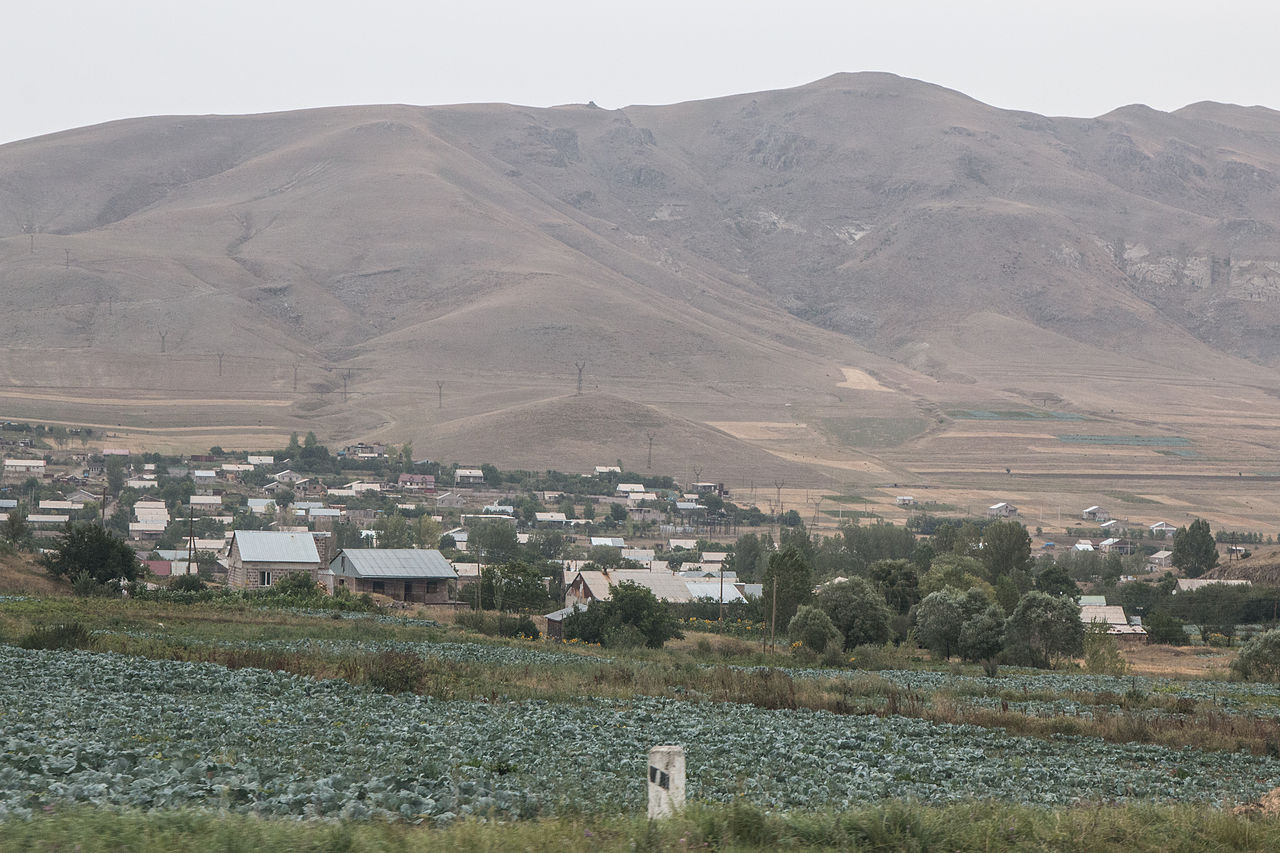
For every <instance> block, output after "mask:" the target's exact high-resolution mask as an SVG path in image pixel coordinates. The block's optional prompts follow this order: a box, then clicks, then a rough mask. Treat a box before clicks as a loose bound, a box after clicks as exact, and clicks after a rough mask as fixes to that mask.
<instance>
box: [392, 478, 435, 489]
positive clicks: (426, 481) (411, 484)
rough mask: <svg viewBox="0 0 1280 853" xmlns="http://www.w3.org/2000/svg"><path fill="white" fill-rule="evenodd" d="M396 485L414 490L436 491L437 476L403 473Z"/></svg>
mask: <svg viewBox="0 0 1280 853" xmlns="http://www.w3.org/2000/svg"><path fill="white" fill-rule="evenodd" d="M396 485H397V486H399V487H400V488H402V489H407V490H409V491H413V492H428V493H430V492H434V491H435V490H436V478H435V477H434V476H433V475H431V474H401V475H400V477H399V478H398V479H397V480H396Z"/></svg>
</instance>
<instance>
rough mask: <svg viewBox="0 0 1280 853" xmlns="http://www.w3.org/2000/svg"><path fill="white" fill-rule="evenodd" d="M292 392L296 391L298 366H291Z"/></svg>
mask: <svg viewBox="0 0 1280 853" xmlns="http://www.w3.org/2000/svg"><path fill="white" fill-rule="evenodd" d="M293 390H294V393H297V391H298V365H296V364H295V365H294V366H293Z"/></svg>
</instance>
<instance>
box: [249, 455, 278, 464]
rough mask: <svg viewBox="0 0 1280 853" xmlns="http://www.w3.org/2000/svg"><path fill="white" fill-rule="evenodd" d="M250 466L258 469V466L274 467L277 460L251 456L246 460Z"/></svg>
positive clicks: (269, 457)
mask: <svg viewBox="0 0 1280 853" xmlns="http://www.w3.org/2000/svg"><path fill="white" fill-rule="evenodd" d="M245 461H246V462H248V463H249V464H250V465H253V466H255V467H257V466H258V465H274V464H276V458H275V457H274V456H250V457H249V458H248V459H246V460H245Z"/></svg>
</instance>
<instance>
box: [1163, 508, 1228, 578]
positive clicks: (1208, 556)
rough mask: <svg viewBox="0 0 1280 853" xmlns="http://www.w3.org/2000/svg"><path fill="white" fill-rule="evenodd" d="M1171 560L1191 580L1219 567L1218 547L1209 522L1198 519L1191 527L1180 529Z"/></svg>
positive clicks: (1175, 534) (1174, 541) (1174, 537)
mask: <svg viewBox="0 0 1280 853" xmlns="http://www.w3.org/2000/svg"><path fill="white" fill-rule="evenodd" d="M1171 559H1172V561H1173V565H1174V566H1176V567H1177V568H1178V569H1179V570H1181V572H1182V573H1183V574H1184V575H1186V576H1187V577H1189V578H1198V577H1200V576H1201V575H1203V574H1204V573H1205V572H1207V571H1209V570H1210V569H1212V568H1213V567H1214V566H1216V565H1218V545H1217V543H1216V542H1214V541H1213V533H1212V532H1211V531H1210V530H1209V522H1207V521H1205V520H1204V519H1203V518H1197V519H1196V520H1195V521H1193V522H1191V526H1190V527H1179V528H1178V529H1177V531H1176V532H1175V533H1174V534H1173V557H1172V558H1171Z"/></svg>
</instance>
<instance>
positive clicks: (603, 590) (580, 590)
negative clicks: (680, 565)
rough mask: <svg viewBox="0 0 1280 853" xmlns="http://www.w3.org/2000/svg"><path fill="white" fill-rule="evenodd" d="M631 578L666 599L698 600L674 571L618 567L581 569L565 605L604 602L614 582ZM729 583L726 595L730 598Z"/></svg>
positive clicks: (679, 600)
mask: <svg viewBox="0 0 1280 853" xmlns="http://www.w3.org/2000/svg"><path fill="white" fill-rule="evenodd" d="M624 581H629V582H631V583H634V584H638V585H639V586H642V587H644V588H645V589H647V590H649V591H650V592H652V593H653V594H654V596H655V597H657V598H660V599H662V600H663V601H674V602H681V603H683V602H688V601H692V600H693V599H694V596H693V594H692V593H691V592H690V591H689V583H688V581H686V580H685V579H684V578H681V577H677V576H676V575H674V574H671V573H670V572H650V571H646V570H643V569H616V570H614V571H610V572H578V574H577V576H576V577H575V578H574V579H573V581H572V582H571V583H569V585H568V587H567V588H566V589H565V599H564V600H565V604H566V605H572V604H576V603H578V602H582V603H589V602H591V601H596V600H599V601H604V600H607V599H609V598H610V597H611V596H612V592H611V591H610V588H611V587H612V586H613V585H614V584H618V583H622V582H624ZM728 586H729V584H726V588H725V597H726V600H728V595H729V592H728Z"/></svg>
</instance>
